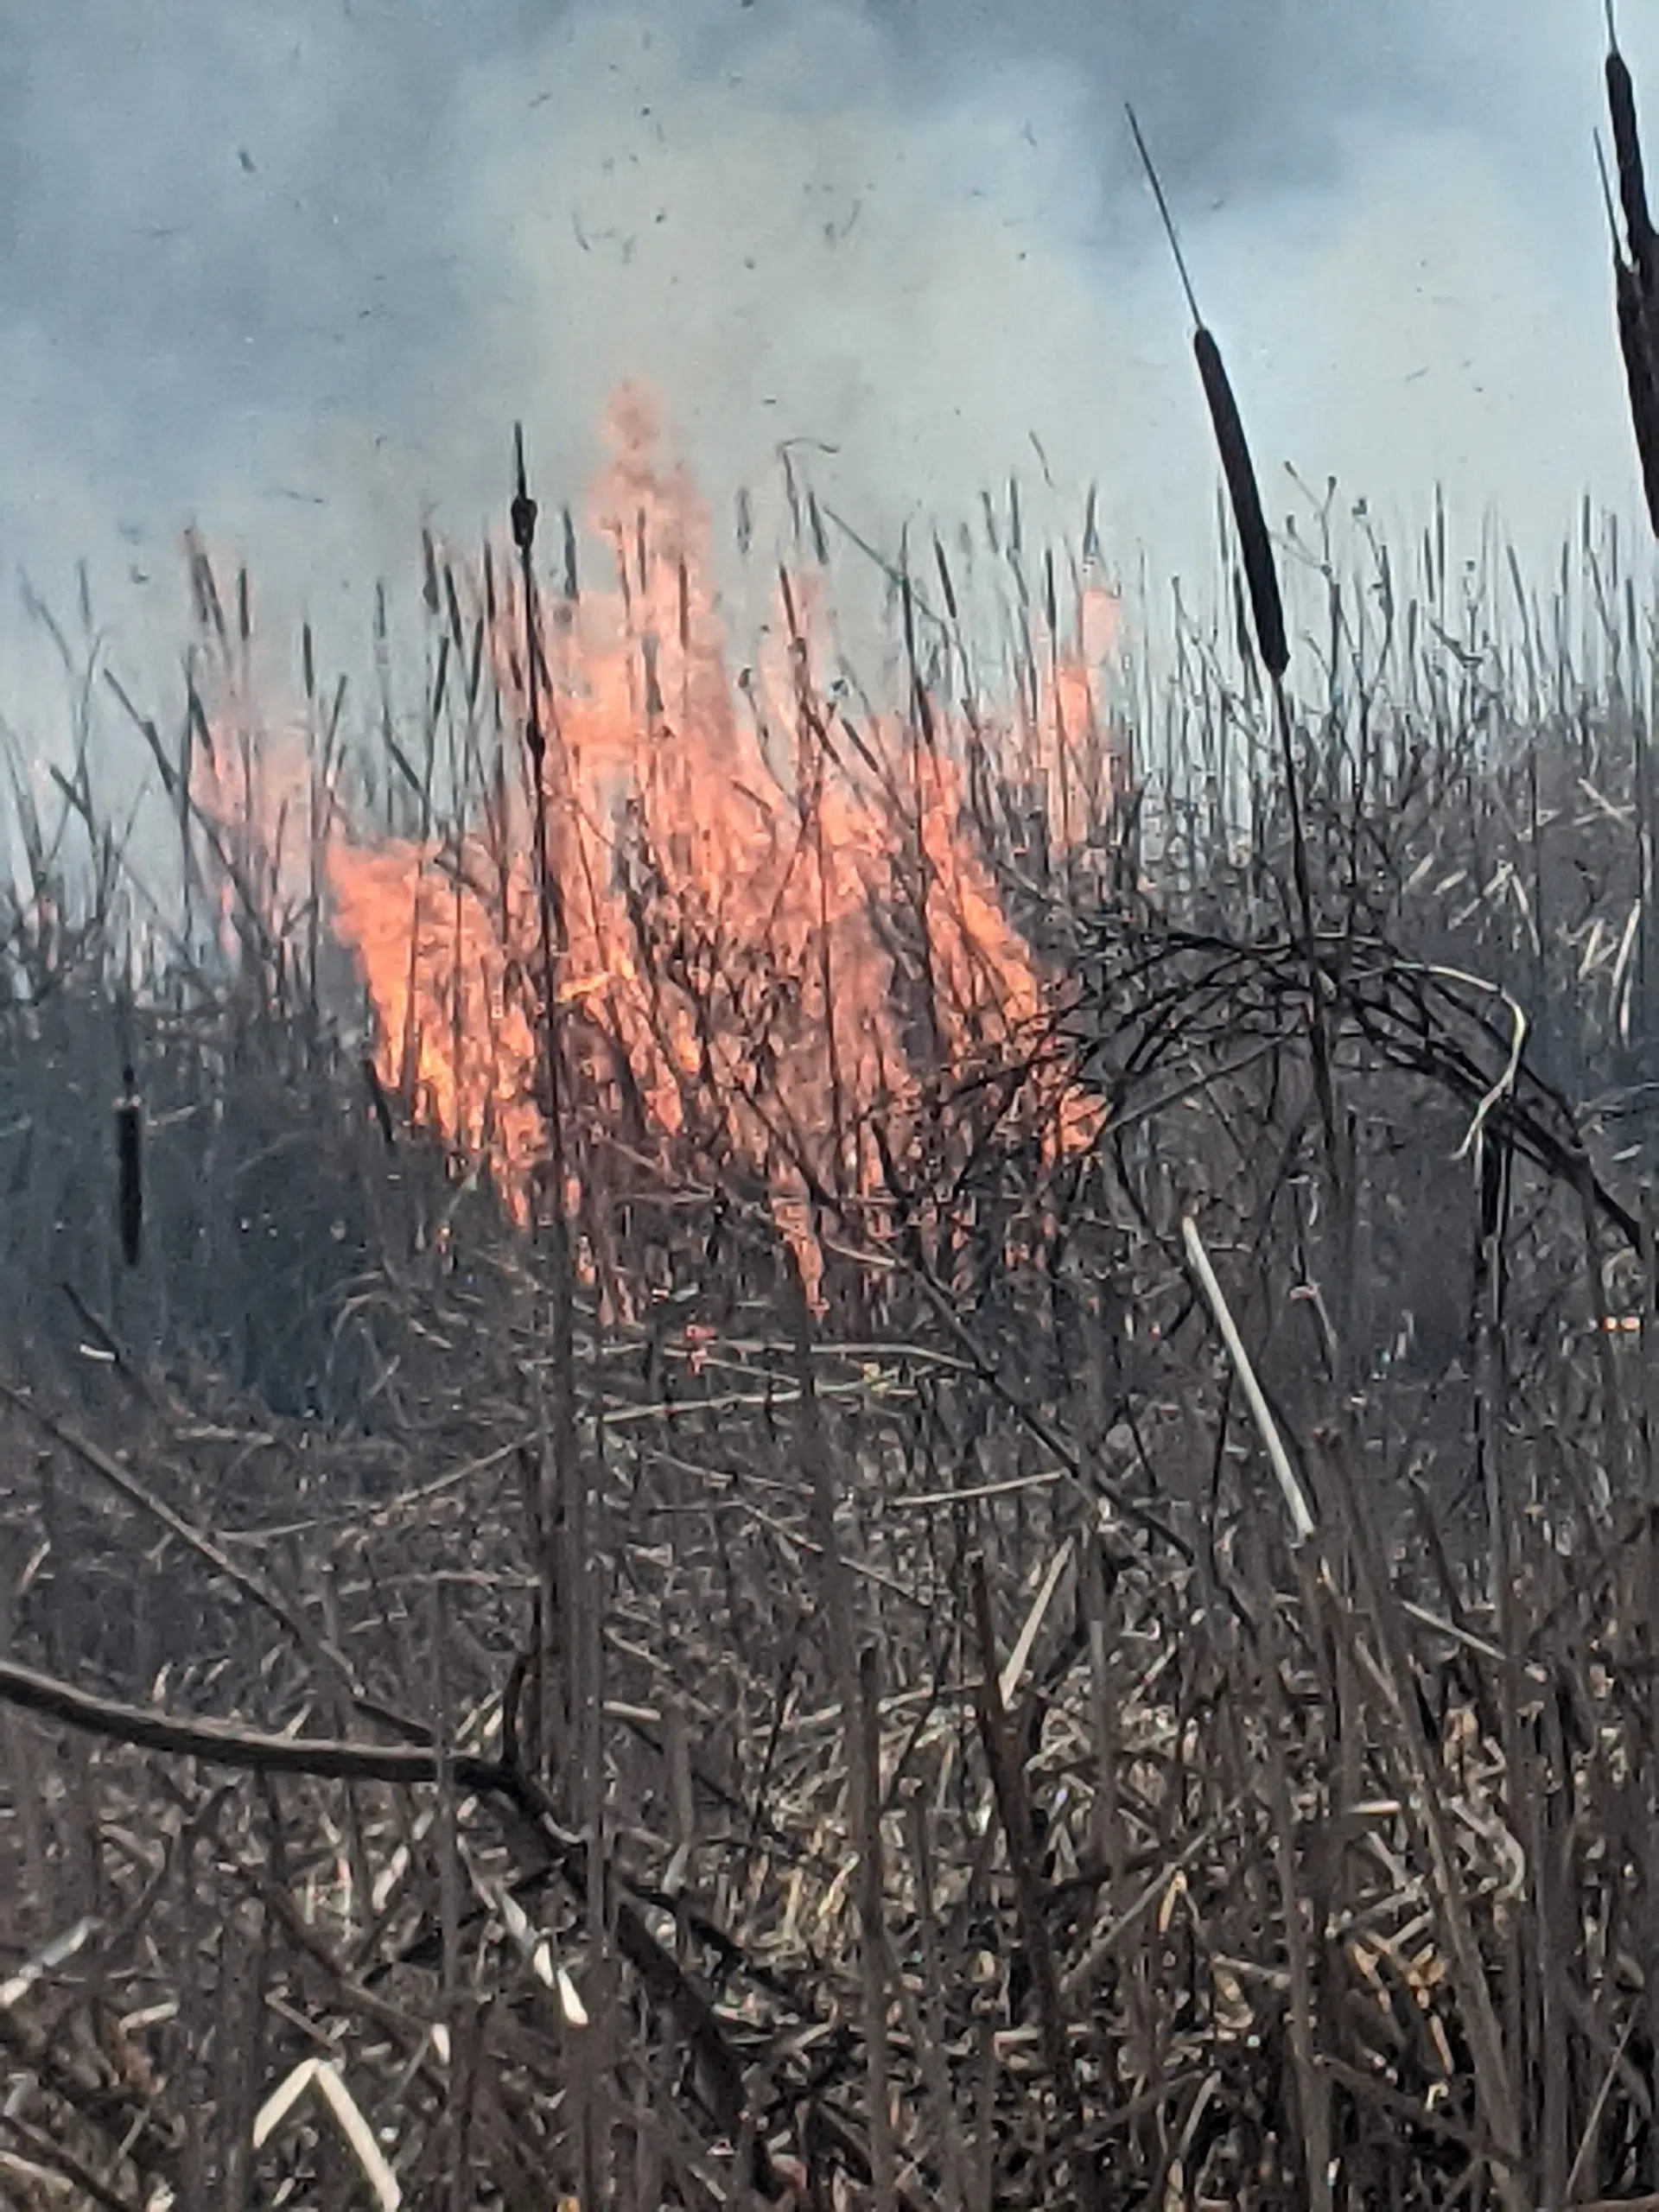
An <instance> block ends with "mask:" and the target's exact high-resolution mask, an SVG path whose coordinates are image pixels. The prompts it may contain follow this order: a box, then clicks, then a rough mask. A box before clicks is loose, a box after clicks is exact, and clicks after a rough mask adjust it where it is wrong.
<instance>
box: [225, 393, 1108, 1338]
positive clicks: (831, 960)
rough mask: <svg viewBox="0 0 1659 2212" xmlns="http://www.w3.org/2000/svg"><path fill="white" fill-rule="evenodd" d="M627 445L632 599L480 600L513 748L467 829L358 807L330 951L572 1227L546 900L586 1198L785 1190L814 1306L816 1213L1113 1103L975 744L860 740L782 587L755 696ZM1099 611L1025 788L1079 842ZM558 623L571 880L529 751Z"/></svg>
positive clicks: (1100, 805)
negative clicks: (1099, 1086) (549, 1016)
mask: <svg viewBox="0 0 1659 2212" xmlns="http://www.w3.org/2000/svg"><path fill="white" fill-rule="evenodd" d="M611 427H612V431H613V442H614V445H615V459H614V461H613V465H612V466H611V467H610V468H609V469H608V470H607V473H606V474H605V475H604V477H603V479H602V480H601V484H600V486H599V487H598V490H597V493H596V495H595V498H594V506H593V512H592V516H591V519H592V522H593V523H594V526H595V528H596V529H597V531H598V532H599V534H600V535H601V537H602V539H603V540H604V541H605V542H606V543H608V545H609V547H610V549H611V551H612V555H613V562H614V578H613V582H612V583H611V584H610V585H609V586H608V588H606V589H603V590H601V591H597V592H596V591H593V590H583V591H582V592H581V593H580V594H577V595H575V596H568V597H567V596H555V595H553V594H548V593H545V592H544V591H543V590H542V589H541V588H538V589H537V598H536V604H535V607H534V609H533V613H532V614H531V620H530V621H529V622H528V623H527V621H526V610H525V608H524V605H523V604H522V600H521V596H520V594H518V592H517V591H516V590H510V591H507V592H506V593H505V594H503V592H502V590H501V588H500V580H499V570H498V572H497V574H496V575H495V576H494V577H493V579H492V582H491V586H490V588H489V590H488V593H487V594H486V592H485V588H484V587H483V585H482V582H481V580H479V581H477V582H474V585H473V586H472V587H471V594H472V596H473V598H474V601H475V608H474V611H475V612H476V613H477V614H478V615H479V616H480V619H482V620H484V621H485V623H486V632H487V636H488V643H489V650H490V652H491V655H492V658H493V664H494V668H495V672H496V675H497V678H498V682H499V688H500V693H501V696H502V697H503V700H504V702H505V705H506V707H507V709H508V710H509V711H508V713H507V715H505V717H503V718H502V725H503V726H502V727H500V728H496V729H493V730H491V731H490V732H489V734H488V735H489V746H490V747H491V748H493V749H492V750H490V751H489V752H488V753H487V757H486V751H485V747H484V746H483V744H482V742H481V732H480V727H478V726H476V724H477V723H479V722H481V720H482V717H481V716H477V717H475V719H474V721H469V722H468V727H467V731H466V733H465V747H466V749H467V751H468V752H469V753H470V754H471V756H472V757H473V758H474V760H475V762H476V771H475V772H474V774H473V776H472V779H471V784H470V787H468V788H465V789H457V790H456V791H454V793H453V794H452V795H451V798H452V812H453V815H454V826H452V827H451V828H449V829H447V830H446V831H444V832H442V834H438V835H435V836H432V837H429V838H428V839H426V840H424V841H419V842H416V841H407V840H398V839H382V840H380V841H378V842H362V841H359V839H358V838H356V837H354V836H351V835H349V834H347V833H346V830H345V829H343V828H342V827H341V826H340V824H339V823H338V821H337V820H336V819H334V817H332V815H331V818H330V821H329V823H328V824H327V828H326V830H325V831H324V832H323V834H322V836H321V848H322V850H323V853H324V855H325V859H326V874H327V889H328V896H329V905H330V909H331V918H332V925H333V928H334V932H335V934H336V936H337V937H338V938H339V939H340V941H341V942H343V943H344V944H346V946H348V947H349V948H350V949H351V950H353V952H354V954H355V956H356V958H357V961H358V963H359V966H360V969H361V971H362V975H363V978H364V980H365V983H366V985H367V988H368V992H369V995H370V999H371V1001H372V1007H373V1012H374V1017H375V1032H376V1048H375V1049H376V1058H377V1064H378V1074H379V1077H380V1080H381V1082H382V1083H383V1084H384V1085H385V1087H386V1089H387V1090H389V1091H391V1092H394V1093H396V1094H398V1095H400V1096H402V1097H403V1099H404V1102H405V1105H406V1107H407V1109H409V1110H410V1112H411V1113H412V1114H414V1115H415V1116H417V1117H419V1118H421V1119H423V1120H424V1121H425V1122H428V1123H429V1125H430V1126H431V1127H433V1128H435V1130H437V1131H438V1132H440V1133H441V1134H442V1136H443V1138H444V1140H445V1141H446V1142H447V1143H448V1145H449V1146H450V1147H453V1149H454V1153H455V1154H457V1155H458V1156H461V1157H464V1158H466V1159H468V1160H483V1161H485V1162H486V1163H487V1165H488V1166H489V1168H490V1170H491V1173H492V1174H493V1179H494V1181H495V1183H496V1185H497V1186H498V1188H499V1192H501V1194H502V1196H503V1198H505V1202H506V1203H507V1205H509V1206H510V1207H511V1209H512V1211H513V1213H514V1214H515V1215H516V1216H517V1217H518V1219H519V1220H520V1221H528V1220H530V1219H531V1217H532V1216H533V1214H534V1213H535V1211H537V1207H538V1205H545V1204H546V1203H548V1197H547V1194H546V1192H544V1190H543V1178H544V1173H545V1167H546V1162H547V1160H548V1156H549V1153H550V1143H549V1131H548V1127H547V1120H546V1106H547V1085H546V1076H545V1069H546V1053H545V1032H544V1029H543V1020H544V1001H545V996H546V982H547V978H546V976H545V974H544V967H545V963H544V961H543V915H542V904H541V902H542V899H543V884H545V896H546V898H547V900H548V937H549V942H550V945H551V950H552V968H553V979H552V980H553V990H554V995H555V998H556V1007H557V1014H556V1036H557V1039H558V1048H559V1053H560V1059H561V1064H562V1065H563V1069H564V1071H565V1072H564V1075H563V1077H562V1078H561V1080H562V1083H563V1084H565V1085H566V1086H567V1089H568V1101H569V1116H570V1119H569V1123H568V1125H567V1126H566V1128H565V1132H564V1150H565V1154H566V1157H567V1160H569V1164H570V1169H571V1173H572V1175H573V1176H574V1177H577V1178H579V1177H580V1176H581V1175H582V1173H583V1163H584V1161H588V1162H591V1161H592V1160H593V1159H594V1154H595V1148H596V1147H601V1146H605V1145H607V1144H610V1145H613V1146H617V1147H621V1148H623V1149H624V1150H625V1151H626V1153H627V1154H629V1155H631V1157H632V1159H634V1160H639V1158H640V1157H641V1156H644V1157H645V1159H647V1160H652V1162H654V1163H655V1164H657V1165H658V1166H660V1168H661V1169H662V1170H663V1172H664V1173H669V1172H671V1170H672V1169H673V1168H674V1167H675V1166H678V1167H679V1168H680V1169H682V1170H690V1172H692V1173H695V1174H696V1175H698V1176H700V1177H701V1178H703V1179H707V1180H708V1181H709V1182H710V1183H714V1184H717V1185H721V1187H730V1186H731V1185H733V1184H734V1183H735V1184H737V1185H740V1186H741V1187H742V1188H745V1189H747V1190H749V1191H751V1192H753V1193H754V1194H756V1195H760V1194H761V1193H764V1194H765V1195H766V1198H768V1199H769V1201H770V1203H771V1205H772V1210H773V1211H774V1214H775V1216H776V1217H777V1219H778V1220H779V1225H780V1227H781V1228H782V1229H783V1230H784V1232H785V1234H786V1235H787V1236H789V1238H790V1240H791V1243H793V1245H794V1247H795V1249H796V1250H797V1253H798V1255H799V1257H800V1260H801V1262H802V1265H803V1268H804V1273H805V1275H806V1278H807V1283H808V1287H809V1290H810V1292H811V1294H813V1295H814V1297H815V1299H816V1297H817V1292H818V1287H819V1283H820V1281H821V1269H822V1259H821V1255H820V1252H819V1248H818V1245H817V1241H816V1238H815V1236H814V1235H813V1233H812V1230H811V1228H810V1222H811V1220H812V1217H813V1209H814V1205H815V1203H816V1202H817V1201H818V1200H823V1201H827V1202H828V1203H829V1204H830V1205H832V1206H834V1207H835V1208H836V1209H837V1210H838V1211H842V1212H843V1213H845V1212H847V1211H861V1213H862V1217H863V1219H864V1221H865V1224H866V1226H867V1228H868V1230H870V1231H871V1232H872V1233H876V1234H879V1233H880V1228H881V1225H882V1223H883V1220H884V1218H885V1215H886V1211H887V1206H888V1205H890V1201H891V1197H892V1193H891V1191H890V1187H889V1179H890V1177H892V1176H893V1175H894V1174H895V1173H898V1174H899V1176H900V1178H901V1179H902V1176H903V1173H904V1171H906V1170H908V1169H909V1168H911V1167H912V1166H915V1165H917V1164H918V1162H919V1161H920V1159H921V1156H922V1154H923V1152H924V1150H925V1149H928V1148H931V1150H930V1152H929V1156H930V1158H931V1159H933V1160H935V1163H936V1164H938V1160H939V1159H940V1158H941V1157H942V1158H943V1164H944V1166H946V1167H947V1168H949V1167H952V1166H957V1165H960V1163H961V1160H963V1159H964V1158H965V1157H966V1156H967V1153H968V1151H969V1148H970V1147H971V1146H972V1144H973V1143H974V1142H975V1141H976V1136H977V1135H978V1133H979V1132H981V1131H982V1129H983V1128H984V1127H985V1126H986V1122H987V1117H988V1116H994V1117H995V1118H998V1119H1000V1120H1001V1121H1002V1122H1004V1123H1005V1124H1008V1125H1012V1126H1014V1127H1015V1128H1019V1129H1020V1130H1022V1131H1023V1132H1025V1133H1026V1134H1027V1135H1033V1136H1035V1137H1036V1138H1038V1139H1039V1141H1040V1142H1041V1144H1042V1146H1043V1147H1044V1149H1045V1151H1046V1153H1047V1154H1049V1155H1050V1156H1055V1155H1058V1154H1060V1153H1063V1152H1065V1151H1067V1150H1069V1149H1071V1148H1073V1147H1077V1146H1079V1145H1081V1144H1084V1143H1085V1142H1086V1141H1088V1140H1089V1138H1090V1136H1091V1135H1092V1134H1093V1132H1094V1129H1095V1128H1096V1108H1095V1107H1094V1105H1093V1104H1092V1103H1091V1102H1090V1100H1089V1099H1087V1098H1086V1097H1085V1096H1084V1094H1083V1093H1082V1092H1081V1091H1080V1090H1078V1089H1077V1088H1076V1086H1075V1085H1074V1084H1073V1083H1072V1082H1071V1079H1070V1077H1069V1075H1068V1073H1067V1071H1065V1067H1064V1065H1062V1064H1061V1063H1060V1062H1059V1061H1058V1059H1057V1058H1055V1057H1054V1056H1053V1055H1052V1053H1049V1052H1046V1049H1045V1048H1046V1045H1047V1043H1048V1041H1049V1038H1050V1032H1051V1029H1052V1019H1053V1014H1054V1010H1055V1000H1054V994H1053V991H1052V988H1051V987H1050V986H1049V985H1048V984H1047V983H1046V981H1045V979H1044V978H1043V976H1041V975H1040V973H1039V969H1038V967H1037V965H1036V963H1035V962H1034V960H1033V955H1032V953H1031V951H1030V950H1029V949H1028V947H1027V944H1025V942H1024V941H1023V940H1022V939H1021V938H1020V935H1019V933H1018V932H1017V931H1016V930H1015V929H1014V926H1013V925H1012V924H1011V922H1010V920H1009V919H1008V918H1007V914H1006V912H1005V911H1004V907H1003V904H1002V901H1001V898H1000V896H999V893H998V889H997V886H996V882H995V879H994V876H993V874H992V871H991V868H990V867H989V865H988V861H987V860H986V858H985V857H984V856H983V855H982V851H981V849H979V846H978V845H977V843H976V839H975V837H974V836H973V835H972V834H971V830H970V828H969V826H967V823H966V817H967V811H968V810H967V808H966V805H965V794H966V789H967V781H966V779H967V774H968V770H967V766H966V764H967V762H968V760H969V757H970V751H971V746H970V741H972V743H974V744H977V745H978V746H979V747H980V749H981V756H982V755H983V749H984V746H985V741H986V732H985V729H984V727H983V723H982V720H980V719H976V721H975V723H974V725H973V727H972V728H969V726H968V725H967V723H966V721H965V720H963V719H962V718H959V717H958V716H957V715H952V714H950V713H949V712H946V711H944V710H943V709H939V708H938V707H934V706H932V705H931V704H930V705H929V706H928V708H927V710H926V712H925V714H924V715H920V716H919V717H918V715H916V714H914V713H912V714H911V715H904V716H900V715H865V716H862V717H855V716H854V715H852V713H851V712H850V711H849V708H848V707H847V705H846V703H845V702H844V700H842V699H841V698H838V697H836V696H834V695H833V694H832V692H831V691H830V690H829V688H828V687H826V685H825V684H824V683H823V681H822V680H821V676H820V666H821V664H822V662H823V659H824V658H825V650H826V649H825V643H824V640H825V635H826V631H827V625H826V623H825V621H824V620H823V616H822V614H821V613H820V610H819V609H818V607H817V605H816V603H815V594H814V593H813V591H812V589H811V588H810V585H809V584H808V583H807V582H805V581H804V580H803V579H802V578H801V577H799V576H792V575H787V574H785V575H782V576H781V577H780V580H779V612H780V615H781V617H782V619H781V620H780V622H779V624H778V625H777V626H776V627H775V629H774V632H773V634H772V645H771V649H770V650H769V652H767V653H766V654H764V655H763V656H762V658H761V660H760V664H759V665H758V666H757V667H756V668H755V669H754V670H753V671H747V670H745V671H741V672H738V673H734V671H733V669H732V666H731V664H730V660H729V658H728V652H727V647H726V642H725V639H724V638H723V636H722V633H721V624H720V621H719V619H718V616H717V613H716V610H715V606H714V603H713V599H712V595H711V593H710V589H709V585H708V583H707V582H706V576H707V569H708V563H707V557H706V546H707V527H706V523H705V519H704V518H703V515H702V512H701V510H700V508H699V506H698V504H697V501H696V497H695V495H694V493H693V491H692V488H691V486H690V483H689V481H688V480H687V479H686V476H685V474H684V472H683V470H681V469H672V470H665V469H664V468H661V467H659V466H658V463H657V461H656V458H655V450H654V448H655V432H654V425H653V423H652V419H651V415H650V410H649V409H648V408H647V406H646V405H645V403H644V401H643V400H642V399H641V398H640V397H639V396H638V395H637V394H632V393H630V394H625V395H624V397H623V398H622V399H621V400H620V402H619V403H618V405H617V406H616V408H615V409H614V410H613V420H612V425H611ZM462 589H463V590H466V589H467V587H462ZM1081 606H1082V617H1083V630H1084V635H1083V636H1082V638H1081V639H1079V641H1078V645H1077V649H1076V650H1074V651H1072V652H1069V653H1063V652H1060V651H1059V649H1058V645H1054V648H1053V650H1052V652H1050V654H1049V656H1048V662H1047V665H1046V667H1045V668H1042V669H1039V670H1038V671H1036V673H1035V675H1034V677H1033V681H1032V683H1031V684H1030V686H1029V689H1028V696H1027V699H1026V701H1025V704H1024V709H1023V713H1022V717H1021V720H1020V730H1019V739H1018V742H1017V743H1016V744H1014V745H1013V746H1012V747H1011V748H1005V754H1006V757H1004V758H1003V759H1002V760H1001V761H1000V762H999V764H998V765H999V766H1001V769H1002V771H1003V772H1005V773H1011V774H1012V773H1015V772H1017V774H1018V777H1019V779H1020V781H1022V782H1023V784H1024V785H1026V787H1027V791H1032V790H1033V788H1034V789H1035V791H1036V793H1037V797H1038V804H1039V805H1040V807H1041V808H1043V809H1044V810H1046V816H1047V819H1048V823H1049V825H1050V827H1049V835H1050V836H1051V838H1052V840H1053V841H1054V842H1055V843H1056V844H1061V843H1075V842H1077V841H1079V840H1080V838H1081V837H1082V836H1083V835H1084V832H1085V830H1086V829H1088V828H1089V827H1090V826H1097V825H1098V823H1099V821H1100V819H1101V817H1102V815H1103V811H1104V810H1105V808H1106V807H1107V806H1108V805H1109V793H1106V794H1103V792H1102V791H1101V789H1100V787H1099V775H1098V772H1096V773H1095V774H1094V775H1093V777H1092V778H1091V776H1090V774H1088V773H1085V772H1084V769H1085V766H1086V765H1087V763H1088V762H1089V761H1093V762H1095V763H1096V764H1098V763H1099V761H1101V760H1103V759H1104V758H1106V757H1107V756H1106V751H1105V748H1104V747H1103V745H1102V744H1101V742H1100V740H1101V735H1102V732H1103V728H1104V716H1103V709H1102V705H1101V701H1100V698H1099V696H1098V689H1097V684H1098V678H1097V675H1096V666H1097V664H1098V662H1099V660H1100V659H1102V658H1103V657H1104V652H1105V648H1106V645H1107V643H1108V634H1107V632H1108V626H1109V618H1110V613H1111V611H1112V602H1110V601H1109V600H1108V599H1107V597H1106V595H1105V594H1103V593H1101V592H1098V591H1093V592H1089V593H1085V594H1083V595H1082V601H1081ZM532 633H533V636H534V639H535V648H536V651H537V654H538V657H539V665H538V669H537V689H538V691H539V694H540V719H541V723H542V727H543V734H544V736H545V741H546V750H545V765H544V769H543V805H544V819H545V823H546V855H545V868H544V870H543V868H539V867H538V865H537V851H536V829H535V823H536V819H537V807H536V804H535V798H536V794H535V791H534V789H533V786H532V785H531V783H530V781H529V775H530V769H529V766H528V762H529V760H530V754H529V750H528V748H527V747H525V746H524V744H523V742H522V731H523V727H524V716H525V715H526V713H527V711H528V696H527V695H528V692H529V689H530V687H529V685H528V683H527V680H526V679H527V674H528V671H527V668H526V664H525V651H526V640H527V639H529V638H530V637H531V635H532ZM459 642H460V639H459V633H458V636H457V643H459ZM918 720H919V721H920V722H921V724H922V727H920V728H918V727H917V723H918ZM1085 734H1088V735H1089V737H1090V744H1089V745H1088V746H1085V745H1084V743H1083V742H1081V741H1082V740H1083V739H1084V735H1085ZM222 796H223V795H222V794H217V795H215V798H214V801H213V805H214V810H215V812H218V811H219V804H220V799H221V798H222ZM314 796H315V794H314ZM221 818H222V817H221ZM313 818H314V820H315V816H314V817H313ZM953 1101H956V1102H962V1103H958V1104H957V1106H956V1107H955V1109H954V1110H953V1106H952V1102H953ZM969 1101H971V1102H973V1103H971V1104H969V1103H966V1102H969Z"/></svg>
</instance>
